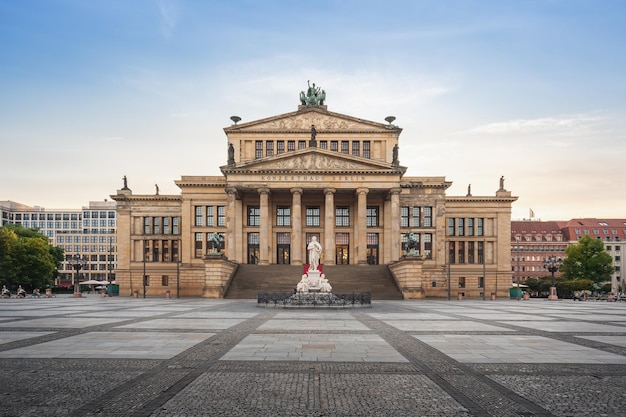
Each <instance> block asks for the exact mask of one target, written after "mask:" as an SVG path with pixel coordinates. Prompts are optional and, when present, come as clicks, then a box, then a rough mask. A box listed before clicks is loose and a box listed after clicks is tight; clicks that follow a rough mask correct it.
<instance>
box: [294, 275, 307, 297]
mask: <svg viewBox="0 0 626 417" xmlns="http://www.w3.org/2000/svg"><path fill="white" fill-rule="evenodd" d="M296 291H298V292H301V293H305V294H306V293H308V292H309V278H308V277H307V276H306V274H304V275H302V279H301V280H300V282H298V285H296Z"/></svg>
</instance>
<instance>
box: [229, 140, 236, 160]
mask: <svg viewBox="0 0 626 417" xmlns="http://www.w3.org/2000/svg"><path fill="white" fill-rule="evenodd" d="M228 165H235V147H234V146H233V144H232V143H229V144H228Z"/></svg>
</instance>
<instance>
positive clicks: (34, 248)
mask: <svg viewBox="0 0 626 417" xmlns="http://www.w3.org/2000/svg"><path fill="white" fill-rule="evenodd" d="M61 261H63V250H62V249H61V248H58V247H55V246H52V245H50V243H49V241H48V238H47V237H46V236H45V235H43V234H41V233H39V232H38V231H37V230H35V229H24V228H23V227H22V226H20V225H12V224H9V225H5V226H3V227H0V280H1V281H2V283H3V284H7V285H10V286H15V285H22V286H23V287H26V288H36V287H46V286H49V285H52V284H53V283H54V278H55V277H56V276H57V274H58V267H59V265H60V263H61Z"/></svg>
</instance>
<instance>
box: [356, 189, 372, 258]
mask: <svg viewBox="0 0 626 417" xmlns="http://www.w3.org/2000/svg"><path fill="white" fill-rule="evenodd" d="M368 192H369V189H367V188H357V189H356V195H357V227H355V228H354V234H355V236H354V240H355V242H356V246H357V248H356V249H357V253H356V256H357V259H356V261H357V264H367V193H368Z"/></svg>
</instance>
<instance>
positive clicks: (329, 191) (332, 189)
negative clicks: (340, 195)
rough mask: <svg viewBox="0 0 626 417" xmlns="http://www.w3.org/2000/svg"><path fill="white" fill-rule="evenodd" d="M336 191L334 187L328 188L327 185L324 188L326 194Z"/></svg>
mask: <svg viewBox="0 0 626 417" xmlns="http://www.w3.org/2000/svg"><path fill="white" fill-rule="evenodd" d="M336 191H337V190H336V189H334V188H330V187H329V188H324V195H327V194H335V192H336Z"/></svg>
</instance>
